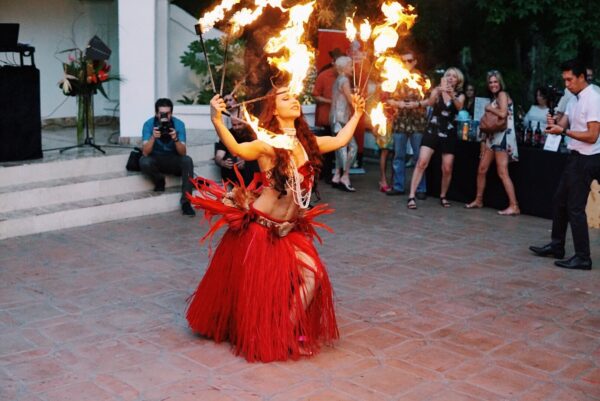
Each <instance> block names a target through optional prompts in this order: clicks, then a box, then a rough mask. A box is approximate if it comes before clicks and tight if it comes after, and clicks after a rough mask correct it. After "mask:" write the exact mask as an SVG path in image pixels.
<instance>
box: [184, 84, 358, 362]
mask: <svg viewBox="0 0 600 401" xmlns="http://www.w3.org/2000/svg"><path fill="white" fill-rule="evenodd" d="M352 106H353V108H354V114H353V115H352V117H351V118H350V119H349V120H348V121H347V124H346V125H345V126H344V127H343V128H342V129H341V130H340V131H339V132H338V133H337V135H336V136H322V137H316V136H314V135H313V134H312V133H311V132H310V131H309V127H308V124H307V122H306V121H305V119H304V117H303V115H302V108H301V106H300V103H299V102H298V99H297V98H296V96H295V95H292V94H291V93H290V92H289V91H288V90H287V88H281V87H280V88H275V89H273V90H271V91H270V93H269V95H268V96H267V97H266V100H265V104H264V107H263V111H262V113H261V115H260V118H259V123H260V127H261V128H258V129H256V130H255V132H256V134H257V136H258V137H259V138H260V139H255V140H253V141H251V142H246V143H238V142H237V141H236V140H235V138H234V137H233V135H232V134H231V132H230V131H229V130H228V129H227V127H226V126H225V124H224V123H223V121H222V118H221V114H222V113H223V112H224V111H225V109H226V106H225V102H224V101H223V99H222V98H221V97H220V96H219V95H216V96H215V97H214V98H213V99H212V100H211V117H212V122H213V124H214V126H215V129H216V131H217V134H218V135H219V138H220V139H221V141H222V142H223V143H224V144H225V146H226V147H227V148H228V150H229V152H231V153H232V154H233V155H235V156H238V157H240V158H242V159H244V160H257V161H258V164H259V166H260V170H261V175H260V180H262V184H263V185H262V187H257V182H256V181H255V182H253V183H252V184H250V185H249V186H248V187H245V186H240V187H237V186H236V187H234V189H233V190H232V191H231V192H226V191H225V190H224V189H223V188H222V187H220V186H218V185H217V184H216V183H214V182H211V181H208V180H204V179H197V180H196V182H195V183H196V188H197V189H198V191H199V195H197V196H190V200H191V202H192V204H193V205H195V206H196V207H197V208H201V209H204V211H205V215H206V216H207V217H209V218H210V217H214V216H216V215H220V219H219V220H218V221H216V222H214V223H213V225H212V228H211V229H210V231H209V232H208V234H207V235H206V237H209V238H210V237H212V235H213V234H214V233H215V231H216V230H218V228H219V227H221V226H222V225H224V224H228V225H229V228H228V230H227V231H226V232H225V234H224V235H223V237H222V239H221V241H220V243H219V246H218V247H217V249H216V250H215V252H214V255H213V257H212V260H211V262H210V264H209V266H208V270H207V272H206V274H205V275H204V277H203V279H202V281H201V282H200V284H199V286H198V289H197V290H196V292H195V294H194V295H193V296H192V298H191V302H190V305H189V308H188V311H187V320H188V322H189V324H190V327H191V328H192V329H193V330H194V331H195V332H198V333H200V334H202V335H204V336H206V337H208V338H212V339H214V340H215V341H216V342H220V341H225V340H228V341H229V342H230V343H231V345H232V347H233V349H234V352H235V353H236V354H238V355H243V356H244V357H245V358H246V359H247V360H248V361H250V362H252V361H261V362H269V361H276V360H286V359H288V358H291V359H298V358H299V357H300V356H301V355H312V354H314V353H316V352H317V351H318V350H319V347H320V345H321V344H323V343H326V344H327V343H331V342H332V341H333V340H335V339H337V338H338V337H339V333H338V328H337V324H336V319H335V313H334V308H333V299H332V288H331V284H330V281H329V277H328V274H327V271H326V269H325V266H324V264H323V263H322V261H321V259H320V258H319V255H318V253H317V251H316V249H315V247H314V244H313V238H314V237H315V236H316V237H317V239H319V237H318V235H317V233H316V232H315V227H316V226H321V227H323V225H322V224H321V223H317V222H315V221H314V219H315V217H317V216H320V215H323V214H326V213H330V212H331V210H330V209H327V208H326V205H318V206H316V207H314V208H313V209H310V210H309V209H308V205H309V202H310V197H311V190H312V187H313V184H314V177H315V175H317V174H318V172H319V170H320V168H321V154H323V153H326V152H331V151H335V150H337V149H339V148H341V147H343V146H346V145H347V144H348V142H350V140H351V139H352V136H353V134H354V130H355V128H356V125H357V124H358V121H359V119H360V117H361V116H362V114H363V112H364V107H365V100H364V99H363V98H362V97H361V96H359V95H354V96H353V97H352ZM257 179H258V176H257ZM206 237H205V238H206Z"/></svg>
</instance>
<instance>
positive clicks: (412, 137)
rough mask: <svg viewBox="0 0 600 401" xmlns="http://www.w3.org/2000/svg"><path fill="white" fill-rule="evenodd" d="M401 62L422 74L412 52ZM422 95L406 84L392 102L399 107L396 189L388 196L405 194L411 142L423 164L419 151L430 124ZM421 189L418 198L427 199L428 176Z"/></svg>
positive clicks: (413, 149) (396, 109)
mask: <svg viewBox="0 0 600 401" xmlns="http://www.w3.org/2000/svg"><path fill="white" fill-rule="evenodd" d="M400 57H401V59H402V62H403V63H404V65H405V66H406V68H407V69H408V70H409V71H410V72H411V73H418V70H417V69H416V68H415V67H416V65H417V58H416V56H415V53H414V52H413V51H412V50H406V51H404V52H403V53H402V54H401V56H400ZM420 97H421V95H420V93H419V92H418V91H417V90H416V89H411V88H409V87H407V86H405V85H400V86H399V88H398V89H397V90H396V91H395V92H394V94H393V95H392V99H390V100H388V104H390V105H391V106H393V107H394V108H395V118H394V125H393V132H394V160H393V162H392V167H393V169H394V182H393V185H392V189H391V190H390V191H388V193H387V195H392V196H393V195H404V191H405V188H404V180H405V175H406V145H407V143H408V142H409V141H410V146H411V148H412V151H413V155H414V156H413V158H414V161H415V164H416V163H418V161H419V148H420V147H421V141H422V140H423V132H424V130H425V126H426V124H427V118H426V115H425V114H426V113H425V108H424V107H423V106H421V105H420V103H419V100H420ZM418 184H419V185H418V187H417V194H416V196H417V199H425V198H426V195H425V194H426V191H427V190H426V187H425V177H423V178H422V179H421V181H420V182H419V183H418Z"/></svg>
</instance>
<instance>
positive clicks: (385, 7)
mask: <svg viewBox="0 0 600 401" xmlns="http://www.w3.org/2000/svg"><path fill="white" fill-rule="evenodd" d="M414 9H415V8H414V7H413V6H411V5H409V6H408V7H406V8H404V7H403V6H402V4H400V3H398V2H395V1H394V2H391V3H383V4H382V5H381V12H383V15H385V20H386V22H387V24H388V25H394V26H395V27H396V29H398V28H400V26H401V25H402V24H404V25H405V27H406V30H409V29H410V28H412V27H413V25H414V24H415V21H416V19H417V15H416V14H412V12H413V11H414ZM405 11H408V12H409V13H405Z"/></svg>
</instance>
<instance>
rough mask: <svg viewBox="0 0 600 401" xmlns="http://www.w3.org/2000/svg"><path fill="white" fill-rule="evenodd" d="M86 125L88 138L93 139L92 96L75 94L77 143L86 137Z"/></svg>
mask: <svg viewBox="0 0 600 401" xmlns="http://www.w3.org/2000/svg"><path fill="white" fill-rule="evenodd" d="M86 127H87V130H88V134H89V138H90V139H91V140H92V142H93V139H94V96H92V95H89V94H82V95H78V96H77V144H78V145H81V144H83V143H84V142H85V139H86Z"/></svg>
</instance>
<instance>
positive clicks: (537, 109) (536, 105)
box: [523, 86, 549, 131]
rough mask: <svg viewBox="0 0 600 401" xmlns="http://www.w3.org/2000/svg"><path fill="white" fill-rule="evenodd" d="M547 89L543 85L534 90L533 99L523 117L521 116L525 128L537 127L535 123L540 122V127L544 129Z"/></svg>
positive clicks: (546, 110) (546, 114)
mask: <svg viewBox="0 0 600 401" xmlns="http://www.w3.org/2000/svg"><path fill="white" fill-rule="evenodd" d="M548 111H549V110H548V90H547V89H546V88H544V87H543V86H540V87H538V88H537V89H536V90H535V100H534V102H533V104H532V105H531V107H530V108H529V111H528V112H527V114H525V117H523V125H524V126H525V128H527V127H528V126H529V123H531V126H532V128H533V129H535V128H536V127H537V123H540V129H541V130H542V131H544V130H546V118H547V117H548Z"/></svg>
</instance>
